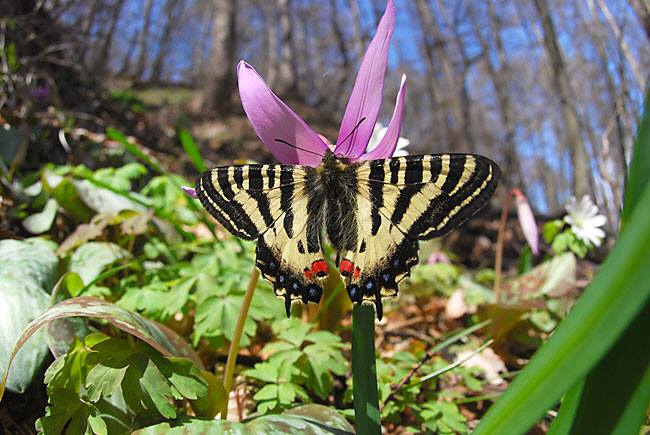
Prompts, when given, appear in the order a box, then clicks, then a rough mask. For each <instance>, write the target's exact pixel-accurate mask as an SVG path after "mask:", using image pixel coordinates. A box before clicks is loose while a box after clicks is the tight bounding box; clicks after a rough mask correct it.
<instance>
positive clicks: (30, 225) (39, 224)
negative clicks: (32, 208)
mask: <svg viewBox="0 0 650 435" xmlns="http://www.w3.org/2000/svg"><path fill="white" fill-rule="evenodd" d="M58 206H59V205H58V204H57V202H56V199H54V198H50V199H48V200H47V202H46V203H45V207H44V208H43V210H42V211H40V212H38V213H35V214H33V215H31V216H27V217H26V218H25V219H24V220H23V227H24V228H25V229H26V230H27V231H29V232H30V233H32V234H41V233H44V232H46V231H49V229H50V228H52V224H53V223H54V218H55V217H56V209H57V208H58Z"/></svg>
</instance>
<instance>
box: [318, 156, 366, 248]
mask: <svg viewBox="0 0 650 435" xmlns="http://www.w3.org/2000/svg"><path fill="white" fill-rule="evenodd" d="M357 167H358V164H355V163H348V162H346V161H345V160H344V159H339V158H337V157H336V156H335V155H334V154H332V153H331V152H328V153H327V154H326V155H325V157H324V158H323V163H322V164H321V165H320V166H319V167H318V168H316V170H315V173H316V177H317V179H318V191H319V192H318V194H320V195H322V201H323V207H322V209H321V211H320V213H321V220H320V222H321V226H323V225H324V227H325V228H324V229H325V230H326V234H327V238H328V239H329V241H330V243H331V244H332V246H333V247H334V248H335V249H336V250H337V251H338V252H341V251H344V250H353V249H355V248H356V245H357V237H358V235H357V232H356V228H357V222H356V213H355V211H356V208H357V200H356V194H357Z"/></svg>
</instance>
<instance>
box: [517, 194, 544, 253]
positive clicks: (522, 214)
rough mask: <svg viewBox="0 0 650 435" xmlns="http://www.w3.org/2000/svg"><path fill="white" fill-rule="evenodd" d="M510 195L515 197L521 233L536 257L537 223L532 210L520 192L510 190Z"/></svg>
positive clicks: (537, 251)
mask: <svg viewBox="0 0 650 435" xmlns="http://www.w3.org/2000/svg"><path fill="white" fill-rule="evenodd" d="M512 194H513V195H514V196H515V204H516V205H517V217H518V218H519V225H520V226H521V231H522V232H523V233H524V237H525V238H526V241H527V242H528V245H529V246H530V250H531V251H532V252H533V255H537V254H539V233H538V231H537V223H536V222H535V215H533V210H532V209H531V208H530V204H528V200H527V199H526V196H525V195H524V194H523V193H522V192H521V190H519V189H512Z"/></svg>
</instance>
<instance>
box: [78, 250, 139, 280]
mask: <svg viewBox="0 0 650 435" xmlns="http://www.w3.org/2000/svg"><path fill="white" fill-rule="evenodd" d="M130 257H131V253H130V252H129V251H126V250H124V249H122V248H121V247H119V246H118V245H116V244H114V243H108V242H88V243H85V244H83V245H82V246H80V247H79V248H77V249H76V250H75V252H74V253H73V254H72V256H71V257H70V271H71V272H75V273H77V274H78V275H79V277H81V279H82V281H83V282H84V284H86V285H87V284H89V283H90V282H91V281H93V280H94V279H95V278H97V276H98V275H99V274H100V273H101V272H102V271H103V270H104V269H105V268H106V267H107V266H110V265H111V264H113V263H114V262H116V261H119V260H123V259H128V258H130Z"/></svg>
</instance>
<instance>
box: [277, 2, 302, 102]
mask: <svg viewBox="0 0 650 435" xmlns="http://www.w3.org/2000/svg"><path fill="white" fill-rule="evenodd" d="M277 2H278V14H279V22H280V62H279V65H278V80H277V84H276V86H275V88H276V89H277V91H278V92H279V93H280V94H283V95H297V93H298V88H297V86H296V72H295V70H294V63H293V62H294V59H295V56H294V47H293V29H292V27H293V23H292V20H291V0H277Z"/></svg>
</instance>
